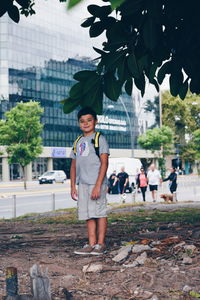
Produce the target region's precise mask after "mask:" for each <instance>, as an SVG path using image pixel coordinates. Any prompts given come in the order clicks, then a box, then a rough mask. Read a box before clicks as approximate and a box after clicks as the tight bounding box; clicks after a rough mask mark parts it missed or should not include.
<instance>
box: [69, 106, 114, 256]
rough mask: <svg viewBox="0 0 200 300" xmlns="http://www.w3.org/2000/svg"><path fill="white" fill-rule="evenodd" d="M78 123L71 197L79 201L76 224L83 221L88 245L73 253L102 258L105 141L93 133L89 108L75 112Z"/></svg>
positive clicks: (104, 213)
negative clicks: (78, 133) (79, 131)
mask: <svg viewBox="0 0 200 300" xmlns="http://www.w3.org/2000/svg"><path fill="white" fill-rule="evenodd" d="M78 122H79V126H80V129H81V130H82V132H83V134H82V135H80V136H79V137H78V138H77V139H76V141H75V142H74V146H73V149H72V151H71V155H70V157H71V158H72V163H71V169H70V179H71V197H72V199H74V200H77V201H78V218H79V220H85V221H86V224H87V232H88V244H86V245H85V246H84V247H83V248H80V249H77V250H75V251H74V253H75V254H80V255H101V254H103V253H104V252H105V250H106V247H105V235H106V230H107V201H106V191H107V177H106V172H107V168H108V155H109V148H108V144H107V141H106V139H105V137H104V136H103V135H102V134H100V132H96V131H95V126H96V124H97V115H96V112H95V111H94V110H93V109H92V108H90V107H84V108H82V109H81V110H80V111H79V112H78ZM76 184H78V191H77V189H76Z"/></svg>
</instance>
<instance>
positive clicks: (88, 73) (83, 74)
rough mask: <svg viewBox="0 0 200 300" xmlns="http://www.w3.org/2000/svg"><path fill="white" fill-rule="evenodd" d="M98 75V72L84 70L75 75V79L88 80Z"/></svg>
mask: <svg viewBox="0 0 200 300" xmlns="http://www.w3.org/2000/svg"><path fill="white" fill-rule="evenodd" d="M93 74H96V71H90V70H83V71H79V72H77V73H75V74H74V76H73V78H74V79H75V80H77V81H82V80H86V79H87V78H88V77H90V76H92V75H93Z"/></svg>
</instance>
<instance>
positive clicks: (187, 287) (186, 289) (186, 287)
mask: <svg viewBox="0 0 200 300" xmlns="http://www.w3.org/2000/svg"><path fill="white" fill-rule="evenodd" d="M191 290H192V288H191V286H189V285H185V286H184V287H183V292H186V293H187V292H190V291H191Z"/></svg>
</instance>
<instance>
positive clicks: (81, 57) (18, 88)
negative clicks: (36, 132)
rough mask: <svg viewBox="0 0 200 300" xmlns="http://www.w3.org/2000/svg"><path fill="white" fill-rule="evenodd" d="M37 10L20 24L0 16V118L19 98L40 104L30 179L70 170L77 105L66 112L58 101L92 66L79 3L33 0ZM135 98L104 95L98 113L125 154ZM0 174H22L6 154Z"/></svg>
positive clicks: (131, 140)
mask: <svg viewBox="0 0 200 300" xmlns="http://www.w3.org/2000/svg"><path fill="white" fill-rule="evenodd" d="M36 12H37V13H36V15H33V16H32V17H28V18H25V17H23V16H22V17H21V20H20V23H19V24H15V23H14V22H13V21H12V20H11V19H10V18H9V17H8V16H6V15H5V16H3V17H2V18H0V117H1V118H3V114H4V112H5V111H7V110H9V109H11V108H12V107H14V106H15V105H16V104H17V103H18V102H20V101H23V102H27V101H30V100H35V101H38V102H40V103H41V106H42V107H43V108H44V115H43V117H42V123H43V124H44V130H43V133H42V138H43V145H44V151H43V153H42V155H41V156H40V157H39V158H38V159H37V160H36V161H34V162H33V163H32V164H31V165H30V166H28V168H27V170H28V171H27V174H28V179H29V180H31V179H32V178H37V177H38V176H39V175H40V174H41V173H43V172H44V171H46V170H50V169H63V170H65V172H66V173H68V172H69V164H70V162H69V159H68V157H69V151H70V148H71V146H72V144H73V141H74V140H75V139H76V137H77V136H78V135H79V134H80V131H79V127H78V124H77V117H76V116H77V110H75V111H74V112H72V113H71V114H69V115H65V114H64V113H63V110H62V105H61V104H60V101H61V100H63V99H64V98H66V97H67V96H68V93H69V89H70V88H71V86H72V85H73V83H74V80H73V74H74V73H76V72H77V71H80V70H83V69H93V68H94V67H95V65H94V63H93V62H92V58H94V57H95V53H93V52H92V45H91V39H89V37H88V32H87V30H85V29H83V28H81V27H80V22H81V17H80V18H79V17H78V18H77V15H80V16H83V11H82V8H81V7H80V8H79V10H78V11H76V10H75V11H74V12H71V13H66V8H65V4H60V5H59V3H58V1H57V0H51V1H47V2H46V3H45V9H44V4H42V3H41V1H36ZM80 13H81V14H80ZM134 103H135V102H134V98H132V97H129V96H127V95H126V94H122V96H121V98H120V101H118V102H117V103H115V105H113V102H112V101H110V100H109V99H105V101H104V115H103V116H99V124H98V129H99V130H102V131H103V133H104V134H105V135H106V137H107V139H108V142H109V145H110V147H111V148H113V149H116V153H117V151H118V150H117V149H124V155H125V156H126V155H127V154H126V150H130V149H131V148H134V147H135V146H136V140H137V135H138V129H137V126H135V124H136V123H135V120H136V116H135V105H134ZM116 155H117V154H116ZM0 178H1V179H2V180H4V181H8V180H10V179H11V180H13V179H20V178H21V170H20V168H19V165H18V164H13V165H8V160H7V157H6V154H4V155H2V157H1V158H0Z"/></svg>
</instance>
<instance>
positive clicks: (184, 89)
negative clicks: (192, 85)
mask: <svg viewBox="0 0 200 300" xmlns="http://www.w3.org/2000/svg"><path fill="white" fill-rule="evenodd" d="M187 92H188V81H187V80H186V81H185V82H184V83H183V84H182V86H181V88H180V90H179V96H180V98H181V99H182V100H184V99H185V97H186V95H187Z"/></svg>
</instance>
